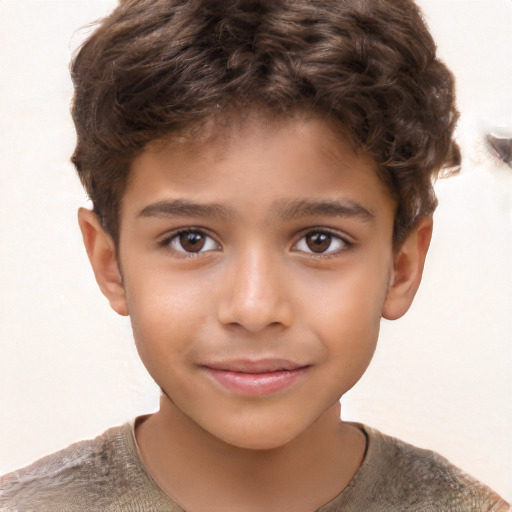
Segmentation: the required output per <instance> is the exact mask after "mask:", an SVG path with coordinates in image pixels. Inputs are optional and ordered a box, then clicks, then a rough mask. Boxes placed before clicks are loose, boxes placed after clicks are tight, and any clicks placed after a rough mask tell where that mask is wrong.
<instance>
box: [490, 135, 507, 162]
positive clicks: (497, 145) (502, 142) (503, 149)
mask: <svg viewBox="0 0 512 512" xmlns="http://www.w3.org/2000/svg"><path fill="white" fill-rule="evenodd" d="M487 143H488V144H489V147H490V148H491V150H492V152H493V153H494V154H495V155H496V156H497V157H498V158H499V159H500V160H502V161H503V162H505V163H506V164H508V165H512V137H501V136H499V135H495V134H494V133H489V134H488V135H487Z"/></svg>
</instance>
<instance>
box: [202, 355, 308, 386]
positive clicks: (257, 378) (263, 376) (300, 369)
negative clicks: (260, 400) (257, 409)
mask: <svg viewBox="0 0 512 512" xmlns="http://www.w3.org/2000/svg"><path fill="white" fill-rule="evenodd" d="M203 368H204V369H205V371H206V372H207V373H208V374H209V375H210V376H211V377H213V379H215V380H216V381H217V382H218V383H219V384H221V385H222V386H223V387H225V388H227V389H228V390H230V391H234V392H235V393H240V394H246V395H265V394H269V393H274V392H276V391H280V390H282V389H285V388H287V387H289V386H291V385H292V384H294V383H295V382H296V381H297V380H299V379H300V378H301V377H302V376H303V375H304V373H305V372H306V371H307V370H308V368H309V366H307V365H300V364H297V363H294V362H292V361H287V360H283V359H263V360H259V361H250V360H236V361H227V362H221V363H211V364H206V365H203Z"/></svg>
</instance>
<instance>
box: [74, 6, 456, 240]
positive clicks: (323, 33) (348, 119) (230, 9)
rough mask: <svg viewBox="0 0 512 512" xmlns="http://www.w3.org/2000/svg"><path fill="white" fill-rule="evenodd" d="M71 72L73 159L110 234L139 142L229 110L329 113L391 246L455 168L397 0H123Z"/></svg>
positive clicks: (433, 62)
mask: <svg viewBox="0 0 512 512" xmlns="http://www.w3.org/2000/svg"><path fill="white" fill-rule="evenodd" d="M71 71H72V78H73V82H74V86H75V96H74V102H73V108H72V115H73V120H74V122H75V126H76V131H77V145H76V149H75V152H74V154H73V157H72V161H73V163H74V164H75V166H76V168H77V171H78V174H79V176H80V178H81V180H82V183H83V184H84V186H85V188H86V191H87V193H88V194H89V196H90V198H91V200H92V201H93V204H94V207H95V210H96V211H97V212H98V213H99V214H100V216H101V218H102V219H103V222H104V224H105V226H106V227H107V229H108V230H109V231H110V233H111V234H112V235H113V236H114V238H115V239H117V237H118V234H119V233H118V230H119V219H118V217H119V211H120V208H121V203H122V195H123V191H124V188H125V186H126V182H127V178H128V175H129V171H130V165H131V162H132V161H133V159H134V158H135V157H136V156H137V155H138V154H140V152H142V151H143V150H144V148H145V147H146V146H147V145H148V143H150V142H152V141H156V140H162V139H165V138H167V137H169V136H170V135H171V134H173V133H175V134H176V133H178V134H179V133H182V134H183V133H186V132H187V130H190V129H191V127H193V126H198V124H199V123H203V122H204V121H206V120H212V119H213V120H216V119H221V118H222V116H225V115H227V114H228V113H230V112H234V111H236V110H237V109H238V110H241V109H243V110H250V109H253V110H258V111H266V112H268V115H270V116H288V115H291V113H292V112H296V111H305V112H311V113H313V114H315V115H318V116H325V118H326V119H331V120H335V121H337V123H338V124H339V125H340V126H342V127H343V133H344V135H345V136H348V138H349V141H350V142H351V144H352V147H353V148H354V150H356V151H364V152H366V153H367V154H369V155H370V156H371V157H372V159H373V160H374V161H375V162H376V164H377V169H378V172H379V174H380V176H381V177H382V179H383V180H384V181H385V182H386V183H387V184H388V186H389V189H390V191H391V193H392V194H393V196H394V197H395V199H396V201H397V205H398V206H397V214H396V219H395V233H394V236H395V240H397V241H400V240H401V239H402V238H403V237H404V236H405V235H406V234H407V232H408V230H409V229H410V227H411V226H412V225H413V224H414V222H415V220H416V219H417V217H418V216H421V215H428V214H431V213H432V212H433V211H434V209H435V207H436V198H435V195H434V192H433V188H432V179H433V178H435V177H436V176H437V174H438V172H439V171H440V170H441V169H443V168H455V167H457V166H458V165H459V162H460V153H459V149H458V146H457V145H456V143H455V142H454V141H453V130H454V127H455V123H456V121H457V118H458V113H457V110H456V107H455V98H454V79H453V76H452V74H451V73H450V72H449V70H448V69H447V68H446V67H445V65H444V64H443V63H442V62H441V61H440V60H439V59H437V57H436V46H435V43H434V41H433V39H432V37H431V35H430V33H429V31H428V28H427V27H426V25H425V22H424V21H423V19H422V15H421V12H420V10H419V9H418V7H417V6H416V5H415V4H414V3H413V2H412V1H410V0H344V1H342V2H340V1H337V0H272V1H270V0H222V1H220V0H123V1H122V2H121V3H120V5H119V6H118V7H117V8H116V9H115V10H114V11H113V12H112V14H111V15H110V16H108V17H107V18H105V19H103V20H102V21H101V23H100V24H99V26H98V27H97V28H96V30H95V31H94V32H93V34H92V35H91V36H90V37H89V38H88V39H87V40H86V41H85V43H84V44H83V45H82V47H81V48H80V50H79V52H78V53H77V55H76V56H75V58H74V61H73V62H72V65H71Z"/></svg>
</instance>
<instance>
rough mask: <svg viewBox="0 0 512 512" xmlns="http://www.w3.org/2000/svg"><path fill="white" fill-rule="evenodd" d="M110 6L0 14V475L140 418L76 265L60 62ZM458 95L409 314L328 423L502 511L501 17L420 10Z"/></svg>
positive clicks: (488, 4)
mask: <svg viewBox="0 0 512 512" xmlns="http://www.w3.org/2000/svg"><path fill="white" fill-rule="evenodd" d="M113 5H114V2H113V1H111V0H60V1H59V0H39V1H35V0H33V1H28V0H0V411H1V412H0V414H1V416H0V473H3V472H6V471H8V470H12V469H14V468H16V467H19V466H22V465H25V464H27V463H29V462H31V461H33V460H34V459H36V458H39V457H41V456H42V455H45V454H47V453H49V452H52V451H55V450H57V449H60V448H62V447H64V446H66V445H68V444H69V443H71V442H73V441H76V440H79V439H83V438H86V437H92V436H95V435H97V434H99V433H100V432H102V431H103V430H104V429H106V428H107V427H109V426H112V425H115V424H119V423H122V422H124V421H126V420H127V419H129V418H131V417H133V416H136V415H138V414H143V413H147V412H150V411H153V410H155V408H156V407H157V404H158V390H157V389H156V386H155V385H154V384H153V382H152V381H151V379H150V378H149V376H148V375H147V373H146V371H145V370H144V368H143V367H142V365H141V363H140V362H139V361H138V357H137V354H136V352H135V349H134V346H133V341H132V338H131V332H130V327H129V321H128V320H127V319H125V318H121V317H118V316H116V315H115V314H114V313H113V312H111V311H110V309H109V306H108V304H107V302H106V300H105V299H104V298H103V297H102V296H101V294H100V292H99V291H98V290H97V287H96V284H95V282H94V279H93V275H92V271H91V270H90V268H89V265H88V262H87V261H86V256H85V251H84V250H83V248H82V243H81V238H80V234H79V230H78V226H77V222H76V210H77V208H78V207H79V206H82V205H87V204H88V203H87V198H86V196H85V193H84V192H83V191H82V189H81V186H80V184H79V182H78V179H77V178H76V176H75V174H74V170H73V168H72V166H71V164H70V163H69V156H70V154H71V153H72V150H73V146H74V131H73V127H72V123H71V119H70V116H69V103H70V98H71V94H72V91H71V83H70V80H69V76H68V75H69V73H68V62H69V59H70V55H71V53H72V51H73V49H74V48H75V47H76V46H77V44H78V43H79V42H80V40H81V38H82V37H83V34H84V33H85V32H87V31H84V30H81V31H80V30H78V29H79V28H80V27H82V26H83V25H85V24H86V23H89V22H91V21H93V20H95V19H96V18H98V17H100V16H102V15H104V14H106V13H107V12H108V11H109V10H110V9H111V8H112V7H113ZM421 5H422V6H423V8H424V11H425V15H426V18H427V20H428V22H429V24H430V26H431V29H432V31H433V33H434V36H435V38H436V40H437V42H438V45H439V53H440V55H441V56H442V58H443V59H444V60H445V61H446V63H447V64H448V65H449V66H450V67H451V68H452V70H453V71H454V73H455V75H456V77H457V80H458V94H459V108H460V110H461V111H462V114H463V115H462V118H461V122H460V125H459V129H458V139H459V142H460V144H461V146H462V148H463V153H464V162H463V168H462V172H461V174H460V175H459V176H458V177H454V178H450V179H448V180H443V181H440V182H438V184H437V186H436V189H437V191H438V195H439V199H440V206H439V208H438V210H437V212H436V215H435V222H436V226H435V235H434V239H433V242H432V247H431V253H430V255H429V259H428V262H427V267H426V270H425V276H424V280H423V283H422V286H421V288H420V292H419V293H418V296H417V299H416V301H415V304H414V305H413V307H412V309H411V311H410V312H409V313H408V314H407V315H406V316H405V317H404V318H403V319H401V320H399V321H397V322H384V324H383V327H382V336H381V341H380V345H379V348H378V350H377V353H376V356H375V358H374V361H373V363H372V365H371V366H370V369H369V371H368V372H367V374H366V375H365V376H364V377H363V379H362V381H361V382H360V383H359V384H358V385H357V386H356V388H355V389H354V390H353V391H352V392H350V393H349V395H348V396H346V397H345V398H344V399H343V400H342V404H343V408H342V409H343V412H342V414H343V417H344V418H345V419H349V420H356V421H363V422H366V423H369V424H371V425H373V426H375V427H377V428H379V429H381V430H382V431H384V432H386V433H389V434H392V435H395V436H397V437H400V438H403V439H404V440H406V441H409V442H412V443H414V444H417V445H420V446H423V447H427V448H431V449H434V450H436V451H439V452H440V453H442V454H443V455H445V456H446V457H447V458H449V459H450V460H451V461H452V462H454V463H455V464H457V465H459V466H461V467H462V468H464V469H465V470H466V471H468V472H470V473H472V474H473V475H475V476H476V477H478V478H479V479H481V480H483V481H484V482H486V483H487V484H489V485H491V486H492V487H493V488H495V489H496V490H497V491H498V492H500V493H501V494H502V495H503V496H504V497H505V498H507V499H508V500H511V499H512V441H511V438H510V437H511V436H510V434H511V432H512V389H511V388H512V384H511V363H512V170H511V168H509V167H507V166H506V165H504V164H502V163H500V162H499V161H498V160H497V159H495V158H494V157H493V156H492V155H491V154H490V153H489V151H488V150H487V148H486V145H485V134H486V133H487V131H489V130H497V131H501V132H502V133H504V134H506V133H508V134H509V136H510V135H512V31H511V30H510V27H511V26H512V1H511V0H476V1H470V0H468V1H466V0H464V1H462V0H460V1H459V0H422V1H421Z"/></svg>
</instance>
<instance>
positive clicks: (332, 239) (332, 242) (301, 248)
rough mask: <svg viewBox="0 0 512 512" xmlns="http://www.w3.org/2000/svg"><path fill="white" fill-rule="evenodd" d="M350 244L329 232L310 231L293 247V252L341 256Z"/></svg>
mask: <svg viewBox="0 0 512 512" xmlns="http://www.w3.org/2000/svg"><path fill="white" fill-rule="evenodd" d="M351 246H352V244H351V243H350V242H349V241H347V240H346V239H345V238H342V237H341V236H338V235H335V234H333V233H330V232H329V231H314V230H312V231H310V232H309V233H306V234H305V235H304V236H303V237H302V238H301V239H300V240H299V241H298V242H297V243H296V244H295V245H294V247H293V249H294V250H295V251H298V252H301V253H305V254H313V255H315V254H317V255H319V256H327V255H335V254H338V253H339V254H341V253H343V252H344V251H345V250H347V249H349V248H350V247H351Z"/></svg>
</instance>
